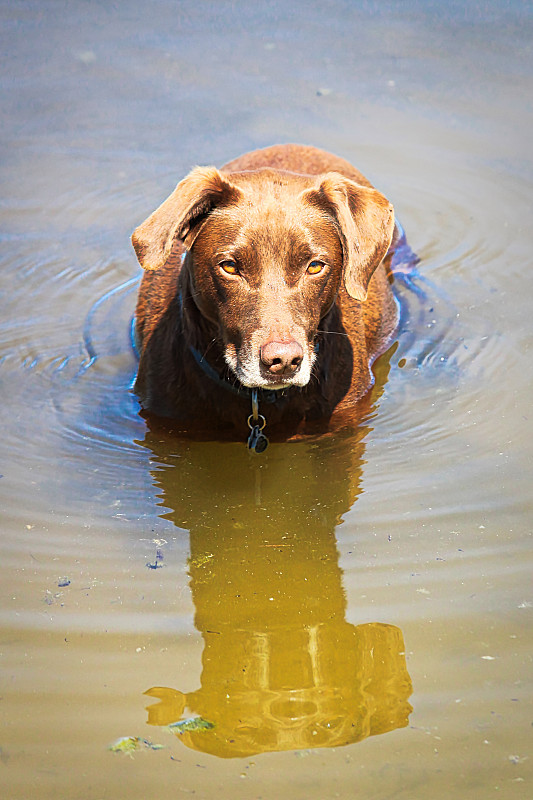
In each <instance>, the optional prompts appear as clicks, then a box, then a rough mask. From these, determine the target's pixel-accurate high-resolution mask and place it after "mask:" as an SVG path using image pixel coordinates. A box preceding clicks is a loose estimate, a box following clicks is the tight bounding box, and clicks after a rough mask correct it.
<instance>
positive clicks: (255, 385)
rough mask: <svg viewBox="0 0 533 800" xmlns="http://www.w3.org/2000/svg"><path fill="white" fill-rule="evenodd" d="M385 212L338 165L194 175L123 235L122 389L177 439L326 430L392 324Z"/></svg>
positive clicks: (274, 154) (285, 164) (356, 389)
mask: <svg viewBox="0 0 533 800" xmlns="http://www.w3.org/2000/svg"><path fill="white" fill-rule="evenodd" d="M398 238H399V234H398V231H397V229H396V228H395V223H394V212H393V208H392V206H391V204H390V203H389V202H388V200H387V199H386V198H385V197H384V196H383V195H382V194H380V192H378V191H377V190H376V189H374V188H373V187H372V185H371V184H370V183H369V182H368V180H367V179H366V178H365V177H364V176H363V175H361V173H360V172H358V171H357V170H356V169H355V168H354V167H353V166H351V164H349V163H348V162H347V161H345V160H344V159H341V158H338V157H337V156H334V155H331V154H329V153H326V152H324V151H322V150H317V149H315V148H313V147H306V146H301V145H276V146H274V147H269V148H266V149H264V150H257V151H254V152H252V153H247V154H245V155H243V156H241V157H240V158H238V159H236V160H235V161H232V162H230V163H229V164H226V165H225V166H224V167H222V168H221V169H220V170H217V169H216V168H215V167H197V168H195V169H193V170H192V172H191V173H189V175H187V177H186V178H184V179H183V180H182V181H181V182H180V183H179V184H178V186H177V187H176V189H175V190H174V192H173V193H172V194H171V195H170V197H169V198H168V199H167V200H165V202H164V203H163V204H162V205H161V206H160V207H159V208H158V209H157V210H156V211H154V212H153V214H151V216H150V217H148V219H147V220H146V221H145V222H143V223H142V224H141V225H140V226H139V227H138V228H137V229H136V230H135V231H134V233H133V236H132V241H133V245H134V247H135V251H136V253H137V256H138V259H139V262H140V264H141V265H142V267H143V268H144V270H145V272H144V275H143V279H142V282H141V286H140V290H139V297H138V303H137V310H136V323H135V324H136V341H137V346H138V350H139V355H140V361H139V370H138V374H137V379H136V382H135V391H136V393H137V394H138V396H139V399H140V402H141V405H142V407H143V409H144V410H145V411H147V412H150V413H152V414H155V415H157V416H160V417H170V418H172V419H173V420H175V421H176V425H177V427H178V428H179V429H180V430H182V431H189V432H191V433H193V434H194V432H195V431H202V433H203V434H208V435H212V436H214V437H218V436H223V437H224V438H227V437H229V438H241V437H242V435H243V434H244V433H245V432H246V430H247V425H246V421H247V418H248V415H249V413H250V399H249V394H250V391H249V390H251V389H258V390H259V392H258V396H259V398H260V401H261V399H262V398H263V397H266V396H267V395H268V398H269V400H271V401H273V402H271V403H270V404H269V405H268V407H267V406H265V407H264V408H267V411H266V412H265V411H264V410H263V408H262V409H261V411H262V413H265V415H266V416H267V417H268V424H269V431H274V432H277V436H278V438H289V437H291V436H294V435H298V434H302V433H306V432H311V431H313V432H314V431H316V430H319V429H322V430H327V429H328V428H331V427H332V426H334V425H335V420H336V419H340V418H341V417H343V418H346V415H347V414H348V416H349V414H350V413H351V412H352V411H353V412H354V413H355V409H356V407H357V404H358V402H359V401H360V400H361V398H363V397H364V396H365V395H366V394H367V393H368V390H369V389H370V387H371V386H372V382H373V378H372V372H371V365H372V362H373V361H374V360H375V358H376V357H377V356H378V355H379V354H380V353H383V352H384V351H385V350H386V348H387V347H388V345H389V344H390V341H391V338H392V336H393V334H394V331H395V330H396V327H397V324H398V312H397V304H396V301H395V299H394V295H393V292H392V289H391V280H390V269H389V264H390V260H391V257H392V253H393V251H394V247H395V242H396V241H397V240H398Z"/></svg>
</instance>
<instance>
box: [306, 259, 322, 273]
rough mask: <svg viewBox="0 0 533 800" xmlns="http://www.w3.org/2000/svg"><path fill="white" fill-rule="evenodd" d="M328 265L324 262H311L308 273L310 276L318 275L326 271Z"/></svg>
mask: <svg viewBox="0 0 533 800" xmlns="http://www.w3.org/2000/svg"><path fill="white" fill-rule="evenodd" d="M325 266H326V265H325V264H324V262H323V261H311V263H310V264H309V266H308V267H307V272H308V274H309V275H318V274H319V273H320V272H322V270H323V269H324V267H325Z"/></svg>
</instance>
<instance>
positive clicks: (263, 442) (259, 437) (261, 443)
mask: <svg viewBox="0 0 533 800" xmlns="http://www.w3.org/2000/svg"><path fill="white" fill-rule="evenodd" d="M267 447H268V439H267V437H266V436H265V434H264V433H263V431H262V430H261V428H260V427H259V425H254V426H253V427H252V430H251V431H250V435H249V437H248V450H253V452H254V453H264V452H265V450H266V449H267Z"/></svg>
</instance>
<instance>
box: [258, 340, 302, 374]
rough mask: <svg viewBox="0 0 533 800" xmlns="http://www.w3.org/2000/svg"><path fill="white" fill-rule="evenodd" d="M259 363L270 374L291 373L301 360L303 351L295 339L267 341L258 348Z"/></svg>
mask: <svg viewBox="0 0 533 800" xmlns="http://www.w3.org/2000/svg"><path fill="white" fill-rule="evenodd" d="M260 357H261V363H262V364H263V366H265V367H266V368H267V370H268V372H269V373H271V374H272V375H292V374H294V373H295V372H296V371H297V370H298V369H299V368H300V364H301V363H302V361H303V357H304V351H303V349H302V346H301V345H300V344H298V342H297V341H296V340H295V339H291V340H290V341H288V342H276V341H271V342H267V343H266V344H264V345H263V346H262V347H261V350H260Z"/></svg>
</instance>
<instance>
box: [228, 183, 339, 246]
mask: <svg viewBox="0 0 533 800" xmlns="http://www.w3.org/2000/svg"><path fill="white" fill-rule="evenodd" d="M228 177H229V179H230V180H231V182H232V183H234V184H236V185H238V186H239V189H240V190H241V192H240V197H239V199H238V201H236V202H234V203H231V204H230V205H228V206H224V207H221V208H219V209H216V210H215V213H214V217H215V218H218V219H219V220H220V221H224V222H225V223H227V224H230V225H234V226H237V227H238V229H239V231H240V233H241V235H242V236H246V235H247V234H249V235H251V236H253V237H254V238H255V237H257V236H258V235H261V234H262V236H263V237H264V238H265V239H268V238H272V237H273V238H275V239H277V238H278V237H279V236H280V235H282V234H283V233H285V234H286V235H287V236H290V235H294V236H296V237H299V238H300V239H301V238H302V237H303V238H304V239H306V238H309V239H313V238H315V236H317V235H318V236H320V235H321V234H323V233H324V229H326V228H328V229H330V230H333V225H332V219H331V217H330V216H329V215H327V214H325V213H324V212H323V211H320V210H319V209H318V208H317V206H316V205H315V204H313V203H310V202H309V200H308V199H307V195H306V191H307V190H309V189H311V188H313V187H314V186H315V185H316V178H313V177H311V176H306V175H299V174H298V173H292V172H285V171H281V170H273V169H268V168H267V169H260V170H254V171H247V172H239V173H230V174H229V176H228Z"/></svg>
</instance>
